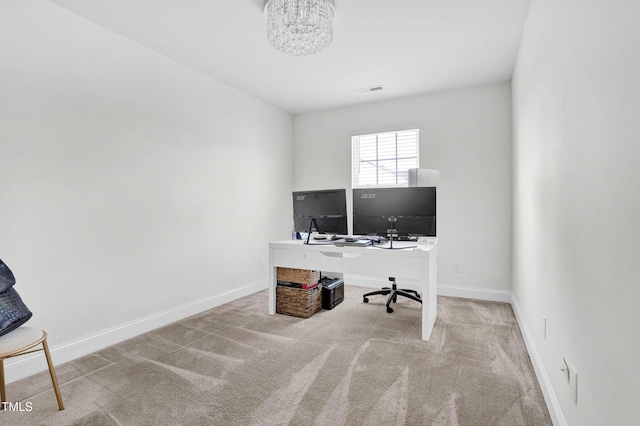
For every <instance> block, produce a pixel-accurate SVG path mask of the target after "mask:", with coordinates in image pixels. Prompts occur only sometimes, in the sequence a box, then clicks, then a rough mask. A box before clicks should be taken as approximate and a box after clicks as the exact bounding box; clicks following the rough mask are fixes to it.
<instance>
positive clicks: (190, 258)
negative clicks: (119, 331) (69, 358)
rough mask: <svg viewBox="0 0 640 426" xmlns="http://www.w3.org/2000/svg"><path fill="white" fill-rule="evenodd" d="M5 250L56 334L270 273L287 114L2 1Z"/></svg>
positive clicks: (23, 2) (280, 221)
mask: <svg viewBox="0 0 640 426" xmlns="http://www.w3.org/2000/svg"><path fill="white" fill-rule="evenodd" d="M0 58H2V59H1V60H0V152H1V153H0V156H1V157H0V200H1V204H0V258H2V259H3V260H4V261H5V262H6V263H7V264H8V265H9V266H10V267H11V268H12V269H13V271H14V273H15V275H16V277H17V280H18V283H17V285H16V289H17V290H18V292H19V293H20V294H21V296H22V298H23V300H24V301H25V302H26V304H27V306H28V307H29V308H30V309H31V310H32V311H33V312H34V316H33V318H32V319H31V320H30V322H29V323H28V324H29V325H32V326H38V327H43V328H45V329H46V330H47V331H48V332H49V334H50V338H49V341H50V344H51V345H54V346H55V345H60V344H62V343H66V342H70V341H72V340H74V339H78V338H82V337H85V336H88V335H91V334H93V333H98V332H100V331H104V330H107V329H110V328H112V327H117V326H119V325H121V324H124V323H127V322H130V321H134V320H137V319H140V318H142V317H146V316H148V315H154V314H157V313H159V312H164V311H166V310H169V309H173V308H176V307H178V306H181V305H183V304H187V303H191V302H194V301H198V300H202V299H205V298H209V297H214V296H217V295H224V294H227V293H229V292H234V291H237V290H238V289H241V288H245V287H248V286H249V287H251V286H253V287H252V288H254V287H255V286H259V287H260V286H262V287H265V288H266V280H267V268H266V267H261V266H260V261H259V259H260V257H263V258H265V259H266V261H268V241H270V240H274V239H282V238H288V237H289V236H290V221H291V220H290V216H291V206H290V204H291V199H290V197H291V195H290V194H291V189H292V184H291V182H292V166H291V164H292V117H291V116H290V115H289V114H287V113H285V112H283V111H281V110H278V109H276V108H274V107H271V106H269V105H267V104H265V103H263V102H262V101H259V100H256V99H255V98H252V97H250V96H248V95H246V94H243V93H241V92H238V91H237V90H235V89H232V88H230V87H228V86H226V85H224V84H221V83H220V82H217V81H214V80H212V79H210V78H207V77H205V76H204V75H202V74H200V73H197V72H195V71H193V70H191V69H188V68H186V67H184V66H182V65H180V64H178V63H175V62H173V61H171V60H169V59H167V58H166V57H164V56H162V55H159V54H156V53H154V52H152V51H150V50H148V49H146V48H144V47H142V46H140V45H138V44H135V43H133V42H131V41H129V40H126V39H124V38H123V37H121V36H118V35H116V34H114V33H112V32H110V31H108V30H106V29H103V28H102V27H99V26H98V25H96V24H94V23H92V22H89V21H87V20H85V19H83V18H80V17H78V16H76V15H74V14H73V13H71V12H69V11H67V10H65V9H62V8H60V7H59V6H57V5H55V4H52V3H50V2H47V1H45V0H2V2H0Z"/></svg>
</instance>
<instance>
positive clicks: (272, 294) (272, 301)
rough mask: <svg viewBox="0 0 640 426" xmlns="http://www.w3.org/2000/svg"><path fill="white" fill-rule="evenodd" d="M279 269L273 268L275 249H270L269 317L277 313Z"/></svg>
mask: <svg viewBox="0 0 640 426" xmlns="http://www.w3.org/2000/svg"><path fill="white" fill-rule="evenodd" d="M277 272H278V268H277V267H275V266H273V249H272V248H269V315H275V313H276V285H277V284H278V281H277V275H276V274H277Z"/></svg>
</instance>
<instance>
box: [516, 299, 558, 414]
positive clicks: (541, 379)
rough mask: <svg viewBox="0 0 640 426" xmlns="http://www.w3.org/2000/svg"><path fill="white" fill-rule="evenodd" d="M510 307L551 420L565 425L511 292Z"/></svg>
mask: <svg viewBox="0 0 640 426" xmlns="http://www.w3.org/2000/svg"><path fill="white" fill-rule="evenodd" d="M511 307H512V308H513V312H514V314H515V316H516V320H517V321H518V325H519V326H520V332H521V333H522V337H523V339H524V344H525V345H526V346H527V351H528V352H529V358H531V363H532V364H533V369H534V371H535V373H536V377H537V378H538V383H540V388H541V390H542V395H543V396H544V400H545V402H546V404H547V409H548V410H549V415H550V416H551V421H552V422H553V424H554V425H555V426H567V422H566V420H565V419H564V415H563V414H562V409H561V408H560V403H559V402H558V398H556V393H555V392H554V391H553V387H552V386H551V381H550V380H549V375H548V374H547V370H546V369H545V368H544V364H543V363H542V358H541V357H540V354H539V353H538V349H537V347H536V345H535V343H534V341H533V337H532V336H531V333H530V332H529V327H527V323H526V322H525V321H524V318H523V317H522V312H521V311H520V306H519V305H518V301H517V300H516V297H515V296H514V295H513V294H511Z"/></svg>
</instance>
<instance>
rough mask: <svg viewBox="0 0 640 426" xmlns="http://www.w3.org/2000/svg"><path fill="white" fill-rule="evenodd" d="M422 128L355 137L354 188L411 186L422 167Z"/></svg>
mask: <svg viewBox="0 0 640 426" xmlns="http://www.w3.org/2000/svg"><path fill="white" fill-rule="evenodd" d="M418 142H419V138H418V129H413V130H402V131H399V132H387V133H375V134H372V135H359V136H353V137H352V138H351V158H352V169H351V174H352V179H353V188H362V187H366V186H407V185H408V177H409V176H408V174H409V173H408V170H409V169H416V168H418V146H419V143H418Z"/></svg>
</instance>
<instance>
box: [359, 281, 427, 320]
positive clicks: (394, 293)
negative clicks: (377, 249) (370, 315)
mask: <svg viewBox="0 0 640 426" xmlns="http://www.w3.org/2000/svg"><path fill="white" fill-rule="evenodd" d="M389 281H391V282H392V283H393V284H392V285H391V287H382V290H377V291H372V292H371V293H367V294H363V295H362V298H363V300H362V301H363V302H364V303H369V296H374V295H376V294H383V295H387V294H388V295H389V297H388V298H387V312H388V313H391V312H393V308H392V307H391V306H389V305H391V302H393V303H396V300H397V299H398V296H404V297H408V298H409V299H412V300H415V301H417V302H420V303H422V299H421V298H420V295H419V294H418V292H417V291H415V290H409V289H407V288H400V289H399V288H398V287H397V286H396V279H395V277H389ZM409 293H413V294H415V296H413V294H409Z"/></svg>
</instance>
